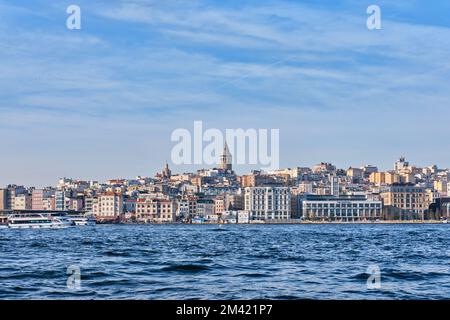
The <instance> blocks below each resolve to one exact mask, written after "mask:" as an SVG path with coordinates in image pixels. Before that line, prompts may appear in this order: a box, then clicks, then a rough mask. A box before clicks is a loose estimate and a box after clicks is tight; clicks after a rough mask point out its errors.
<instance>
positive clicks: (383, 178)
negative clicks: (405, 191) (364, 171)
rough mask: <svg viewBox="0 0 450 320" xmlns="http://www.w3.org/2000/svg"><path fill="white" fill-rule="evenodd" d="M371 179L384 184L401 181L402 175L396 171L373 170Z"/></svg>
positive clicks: (374, 182) (372, 181) (375, 182)
mask: <svg viewBox="0 0 450 320" xmlns="http://www.w3.org/2000/svg"><path fill="white" fill-rule="evenodd" d="M369 180H370V182H371V183H373V184H377V185H382V184H388V185H389V184H395V183H400V180H401V179H400V175H398V174H397V173H395V172H391V171H387V172H373V173H372V174H370V177H369Z"/></svg>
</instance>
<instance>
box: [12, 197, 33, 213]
mask: <svg viewBox="0 0 450 320" xmlns="http://www.w3.org/2000/svg"><path fill="white" fill-rule="evenodd" d="M31 208H32V198H31V196H30V195H29V194H19V195H17V196H16V197H15V198H14V205H13V210H31Z"/></svg>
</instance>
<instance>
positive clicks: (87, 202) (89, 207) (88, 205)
mask: <svg viewBox="0 0 450 320" xmlns="http://www.w3.org/2000/svg"><path fill="white" fill-rule="evenodd" d="M95 202H97V198H95V197H85V198H84V208H83V209H84V211H86V212H92V211H93V205H94V203H95Z"/></svg>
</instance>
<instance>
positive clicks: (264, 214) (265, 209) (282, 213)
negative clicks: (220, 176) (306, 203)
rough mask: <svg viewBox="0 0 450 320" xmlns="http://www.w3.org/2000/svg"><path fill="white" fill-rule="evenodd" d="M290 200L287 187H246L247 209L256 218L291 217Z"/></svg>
mask: <svg viewBox="0 0 450 320" xmlns="http://www.w3.org/2000/svg"><path fill="white" fill-rule="evenodd" d="M290 202H291V194H290V191H289V188H287V187H248V188H245V211H247V212H249V214H250V216H251V218H252V219H254V220H274V219H290V218H291V205H290Z"/></svg>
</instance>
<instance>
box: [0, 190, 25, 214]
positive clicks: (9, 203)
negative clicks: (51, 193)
mask: <svg viewBox="0 0 450 320" xmlns="http://www.w3.org/2000/svg"><path fill="white" fill-rule="evenodd" d="M25 193H27V190H26V189H25V187H24V186H17V185H9V186H8V187H7V188H6V207H5V209H14V207H15V205H14V201H15V199H16V196H18V195H20V194H25Z"/></svg>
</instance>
